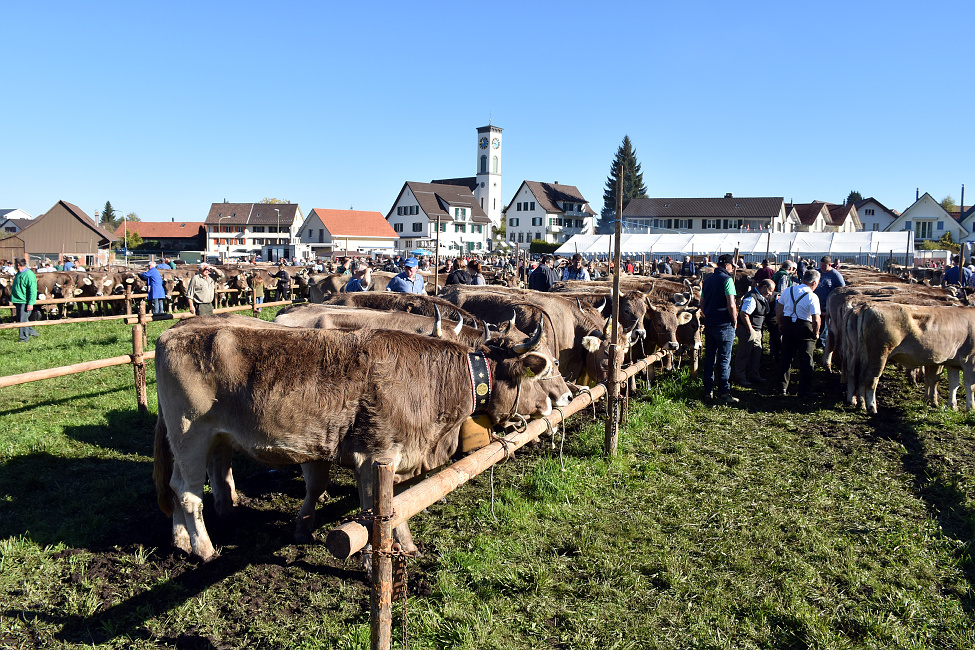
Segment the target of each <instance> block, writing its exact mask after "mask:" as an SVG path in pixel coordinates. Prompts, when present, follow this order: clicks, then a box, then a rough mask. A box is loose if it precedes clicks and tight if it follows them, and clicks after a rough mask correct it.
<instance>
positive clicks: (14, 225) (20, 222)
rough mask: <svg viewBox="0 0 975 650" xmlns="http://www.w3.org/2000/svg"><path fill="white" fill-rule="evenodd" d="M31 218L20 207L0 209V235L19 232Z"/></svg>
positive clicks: (27, 224)
mask: <svg viewBox="0 0 975 650" xmlns="http://www.w3.org/2000/svg"><path fill="white" fill-rule="evenodd" d="M32 218H33V217H31V216H30V215H29V214H27V213H26V212H24V211H23V210H21V209H20V208H6V209H0V235H4V234H9V235H12V234H15V233H18V232H20V231H21V230H23V229H24V228H26V227H27V226H29V225H30V222H31V219H32Z"/></svg>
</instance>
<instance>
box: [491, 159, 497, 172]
mask: <svg viewBox="0 0 975 650" xmlns="http://www.w3.org/2000/svg"><path fill="white" fill-rule="evenodd" d="M491 173H492V174H497V173H498V157H497V156H491Z"/></svg>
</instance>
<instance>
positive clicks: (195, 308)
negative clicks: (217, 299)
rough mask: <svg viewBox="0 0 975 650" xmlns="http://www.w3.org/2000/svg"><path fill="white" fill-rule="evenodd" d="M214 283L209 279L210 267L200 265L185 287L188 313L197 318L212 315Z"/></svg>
mask: <svg viewBox="0 0 975 650" xmlns="http://www.w3.org/2000/svg"><path fill="white" fill-rule="evenodd" d="M215 290H216V283H215V282H214V281H213V278H211V277H210V265H209V264H207V263H206V262H203V263H202V264H200V268H199V270H198V271H197V272H196V275H194V276H193V277H192V278H190V283H189V284H188V285H187V286H186V297H187V299H188V300H189V303H190V313H191V314H196V315H197V316H209V315H211V314H212V313H213V297H214V294H215Z"/></svg>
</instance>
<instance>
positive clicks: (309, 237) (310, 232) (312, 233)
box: [308, 228, 315, 239]
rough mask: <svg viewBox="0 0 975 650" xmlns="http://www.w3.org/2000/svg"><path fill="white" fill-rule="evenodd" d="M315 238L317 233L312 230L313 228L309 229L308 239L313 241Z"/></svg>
mask: <svg viewBox="0 0 975 650" xmlns="http://www.w3.org/2000/svg"><path fill="white" fill-rule="evenodd" d="M314 236H315V231H314V230H312V229H311V228H309V229H308V239H311V238H312V237H314Z"/></svg>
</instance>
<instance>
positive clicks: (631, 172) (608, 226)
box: [598, 135, 647, 232]
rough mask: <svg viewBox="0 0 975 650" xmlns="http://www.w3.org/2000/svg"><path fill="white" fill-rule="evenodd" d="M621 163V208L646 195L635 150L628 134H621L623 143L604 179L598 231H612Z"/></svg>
mask: <svg viewBox="0 0 975 650" xmlns="http://www.w3.org/2000/svg"><path fill="white" fill-rule="evenodd" d="M621 164H622V165H623V209H624V210H625V209H626V206H627V205H629V203H630V201H632V200H633V199H644V198H646V197H647V187H646V185H644V184H643V172H641V171H640V163H639V162H637V160H636V150H635V149H634V148H633V143H632V142H630V136H628V135H626V136H623V144H621V145H620V148H619V149H617V150H616V158H614V159H613V164H612V166H611V167H610V170H609V178H607V179H606V189H605V190H604V191H603V209H602V212H601V213H600V226H599V229H598V230H599V231H600V232H612V230H613V228H614V226H613V222H614V221H615V219H616V188H617V186H618V185H619V182H620V178H619V176H620V165H621Z"/></svg>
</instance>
